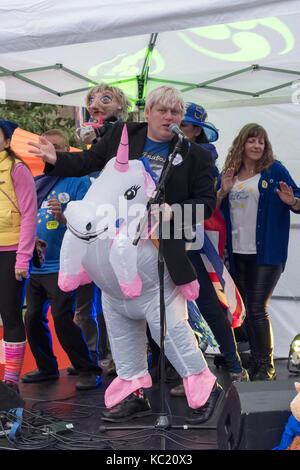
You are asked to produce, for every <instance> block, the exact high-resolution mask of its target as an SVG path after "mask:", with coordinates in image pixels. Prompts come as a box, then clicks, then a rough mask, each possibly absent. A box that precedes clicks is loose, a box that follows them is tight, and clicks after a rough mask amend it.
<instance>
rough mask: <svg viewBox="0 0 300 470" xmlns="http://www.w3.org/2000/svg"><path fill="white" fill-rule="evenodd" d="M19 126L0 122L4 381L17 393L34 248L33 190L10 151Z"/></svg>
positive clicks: (0, 286) (0, 298) (26, 171)
mask: <svg viewBox="0 0 300 470" xmlns="http://www.w3.org/2000/svg"><path fill="white" fill-rule="evenodd" d="M17 127H18V124H16V123H15V122H11V121H6V120H3V119H0V313H1V318H2V322H3V340H2V341H1V343H0V352H2V354H0V357H3V359H4V364H5V369H4V382H5V383H6V384H7V385H8V386H9V387H11V388H12V389H13V390H15V391H18V380H19V375H20V372H21V368H22V364H23V359H24V354H25V348H26V335H25V327H24V322H23V318H22V307H23V300H24V295H25V283H26V279H27V278H28V275H29V263H30V260H31V258H32V253H33V250H34V246H35V235H36V212H37V202H36V191H35V184H34V180H33V176H32V174H31V172H30V170H29V168H28V167H27V165H26V164H25V163H24V162H23V161H22V160H21V158H20V157H18V156H16V155H15V154H14V153H13V152H12V150H11V149H10V142H11V138H12V136H13V133H14V131H15V129H16V128H17Z"/></svg>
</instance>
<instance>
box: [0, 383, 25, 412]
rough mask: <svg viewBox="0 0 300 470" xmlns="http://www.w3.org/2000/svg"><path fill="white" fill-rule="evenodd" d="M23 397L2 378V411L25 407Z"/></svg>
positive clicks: (0, 408)
mask: <svg viewBox="0 0 300 470" xmlns="http://www.w3.org/2000/svg"><path fill="white" fill-rule="evenodd" d="M24 406H25V401H24V400H23V398H22V397H21V396H20V395H19V394H18V393H16V392H15V391H14V390H12V389H11V388H10V387H8V386H7V385H6V384H5V383H4V382H2V381H1V380H0V412H1V411H9V410H12V409H14V408H24Z"/></svg>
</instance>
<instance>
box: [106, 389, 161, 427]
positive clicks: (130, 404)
mask: <svg viewBox="0 0 300 470" xmlns="http://www.w3.org/2000/svg"><path fill="white" fill-rule="evenodd" d="M151 413H152V411H151V406H150V403H149V400H148V398H146V397H144V398H138V397H137V396H136V395H134V393H132V394H131V395H129V396H128V397H126V398H125V399H124V400H122V401H121V402H120V403H118V404H117V405H115V406H113V407H112V408H110V409H108V410H105V411H103V413H102V421H111V422H115V423H118V422H122V421H127V420H130V419H132V418H140V417H143V416H148V415H150V414H151Z"/></svg>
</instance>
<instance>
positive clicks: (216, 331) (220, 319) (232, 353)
mask: <svg viewBox="0 0 300 470" xmlns="http://www.w3.org/2000/svg"><path fill="white" fill-rule="evenodd" d="M206 119H207V112H206V110H205V109H204V108H203V107H202V106H200V105H198V104H195V103H187V105H186V112H185V115H184V117H183V119H182V121H181V124H180V129H181V130H182V132H184V133H185V135H186V136H187V137H188V139H189V140H190V141H192V142H195V143H197V144H199V145H201V146H202V147H204V148H206V149H207V150H209V151H210V152H211V155H212V160H213V177H214V178H216V179H217V177H218V175H219V171H218V168H217V167H216V163H215V162H216V159H217V158H218V153H217V151H216V148H215V146H214V145H213V144H212V142H215V141H216V140H218V138H219V132H218V130H217V129H216V127H215V126H214V125H213V124H212V123H210V122H207V121H206ZM217 210H218V209H217ZM212 217H213V216H212ZM224 229H225V222H224ZM188 256H189V259H190V261H191V262H192V263H193V266H194V268H195V269H196V272H197V276H198V281H199V284H200V295H199V297H198V299H197V300H196V303H197V305H198V308H199V310H200V312H201V314H202V315H203V317H204V319H205V320H206V322H207V324H208V325H209V327H210V329H211V331H212V333H213V335H214V337H215V339H216V341H217V342H218V344H219V347H220V351H221V353H222V354H223V355H224V360H225V363H226V366H227V368H228V371H229V373H230V376H231V379H232V380H235V381H248V380H249V377H248V374H247V371H246V370H245V369H244V368H243V366H242V363H241V359H240V357H239V354H238V351H237V346H236V341H235V336H234V333H233V330H232V328H231V326H230V324H229V322H228V320H227V317H226V312H225V310H224V309H223V307H222V305H221V304H220V301H219V299H218V297H217V294H216V292H215V289H214V287H213V285H212V282H211V280H210V277H209V274H208V272H207V270H206V268H205V266H204V264H203V261H202V259H201V257H200V255H199V252H198V250H195V251H193V250H190V251H189V253H188ZM170 394H171V395H172V396H183V395H184V390H183V385H181V384H180V385H178V386H176V387H174V388H172V389H171V390H170Z"/></svg>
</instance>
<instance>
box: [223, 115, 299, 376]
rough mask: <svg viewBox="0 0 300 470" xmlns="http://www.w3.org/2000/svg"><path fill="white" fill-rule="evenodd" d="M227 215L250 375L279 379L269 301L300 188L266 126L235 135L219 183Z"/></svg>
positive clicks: (248, 127)
mask: <svg viewBox="0 0 300 470" xmlns="http://www.w3.org/2000/svg"><path fill="white" fill-rule="evenodd" d="M217 189H218V191H217V205H218V206H219V207H220V209H221V211H222V213H223V216H224V218H225V221H226V232H227V249H228V252H229V262H230V272H231V275H232V277H233V279H234V281H235V283H236V285H237V287H238V289H239V291H240V293H241V295H242V297H243V300H244V303H245V307H246V312H247V315H246V320H245V327H246V332H247V337H248V341H249V346H250V351H251V361H250V367H249V371H248V372H249V376H250V379H251V380H275V378H276V373H275V368H274V360H273V341H272V328H271V322H270V318H269V315H268V311H267V305H268V301H269V299H270V297H271V295H272V292H273V290H274V288H275V286H276V284H277V282H278V280H279V278H280V275H281V273H282V272H283V270H284V268H285V264H286V260H287V254H288V241H289V229H290V211H291V210H292V211H293V212H299V210H300V199H299V197H300V189H299V188H298V187H297V185H296V183H295V182H294V181H293V179H292V177H291V176H290V174H289V172H288V170H287V169H286V168H285V167H284V165H282V163H280V161H278V160H276V159H275V157H274V154H273V150H272V145H271V143H270V140H269V138H268V135H267V132H266V130H265V129H264V128H263V127H262V126H260V125H259V124H256V123H250V124H247V125H245V126H244V127H243V128H242V129H241V130H240V132H239V134H238V135H237V136H236V138H235V139H234V140H233V143H232V146H231V148H230V150H229V153H228V156H227V158H226V161H225V165H224V169H223V172H222V175H221V176H220V177H219V182H218V185H217Z"/></svg>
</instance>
